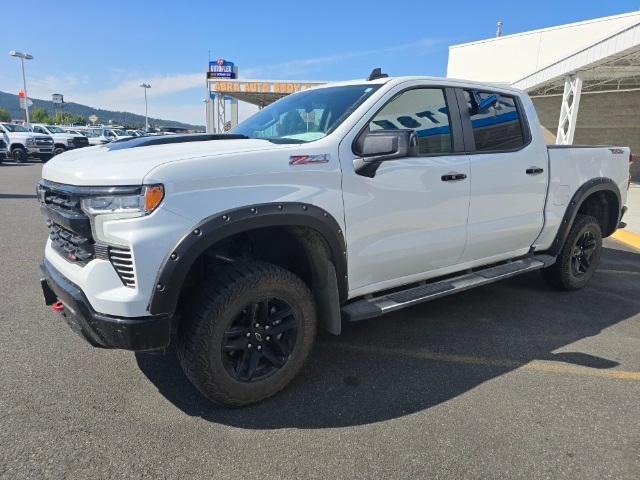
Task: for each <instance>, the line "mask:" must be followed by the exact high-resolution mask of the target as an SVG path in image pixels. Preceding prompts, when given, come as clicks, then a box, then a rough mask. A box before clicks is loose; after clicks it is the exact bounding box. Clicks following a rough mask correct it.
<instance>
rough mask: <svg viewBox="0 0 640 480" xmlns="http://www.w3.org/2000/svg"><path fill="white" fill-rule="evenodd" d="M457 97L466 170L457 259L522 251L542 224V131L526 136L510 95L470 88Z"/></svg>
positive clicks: (521, 116)
mask: <svg viewBox="0 0 640 480" xmlns="http://www.w3.org/2000/svg"><path fill="white" fill-rule="evenodd" d="M457 95H458V99H459V104H460V113H461V117H462V122H463V128H464V132H465V142H466V145H467V150H468V151H469V153H470V155H469V158H470V168H471V203H470V206H469V224H468V238H467V247H466V249H465V252H464V255H463V257H462V260H463V261H465V262H466V261H476V260H480V259H489V258H495V257H502V258H509V257H513V256H516V255H520V254H522V255H523V254H526V253H527V252H528V251H529V248H530V247H531V245H532V243H533V242H534V241H535V239H536V237H537V236H538V234H539V233H540V231H541V229H542V226H543V223H544V217H543V215H544V203H545V198H546V191H547V177H548V172H547V166H548V165H547V164H548V159H547V150H546V147H545V145H544V144H543V141H542V138H541V137H542V135H535V136H532V135H531V131H530V128H531V127H533V126H531V127H530V126H529V125H528V122H527V118H526V115H525V114H524V111H523V107H522V105H521V103H520V101H519V100H518V98H517V97H516V96H510V95H506V94H503V93H497V92H491V91H478V90H471V89H466V90H462V89H460V90H457ZM533 128H535V127H533ZM538 128H539V127H538ZM469 147H470V148H469ZM495 259H496V260H498V259H499V258H495Z"/></svg>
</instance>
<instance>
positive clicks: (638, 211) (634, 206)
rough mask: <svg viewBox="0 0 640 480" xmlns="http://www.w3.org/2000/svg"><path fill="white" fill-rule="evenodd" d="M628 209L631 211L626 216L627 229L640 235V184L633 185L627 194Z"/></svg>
mask: <svg viewBox="0 0 640 480" xmlns="http://www.w3.org/2000/svg"><path fill="white" fill-rule="evenodd" d="M627 207H629V210H628V211H627V213H626V214H625V216H624V221H625V222H626V223H627V228H626V229H627V230H629V231H631V232H635V233H637V234H640V183H635V182H633V183H631V187H629V193H628V194H627Z"/></svg>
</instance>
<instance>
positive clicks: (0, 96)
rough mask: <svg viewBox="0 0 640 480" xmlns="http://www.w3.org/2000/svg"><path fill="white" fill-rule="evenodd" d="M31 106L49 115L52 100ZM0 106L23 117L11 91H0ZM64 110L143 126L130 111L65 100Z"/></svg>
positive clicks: (168, 123) (154, 122)
mask: <svg viewBox="0 0 640 480" xmlns="http://www.w3.org/2000/svg"><path fill="white" fill-rule="evenodd" d="M32 100H33V106H32V107H29V109H30V110H31V109H33V108H44V109H45V110H46V111H47V112H48V113H49V115H52V114H53V111H54V109H53V102H51V101H49V100H38V99H36V98H32ZM0 107H1V108H5V109H7V110H8V111H9V113H10V114H11V118H15V119H22V118H24V111H23V110H21V109H20V104H19V102H18V96H17V95H13V94H11V93H6V92H0ZM64 111H65V112H68V113H71V114H73V115H82V116H83V117H85V118H88V117H90V116H91V115H95V116H96V117H98V123H103V124H107V123H109V120H111V121H112V123H113V124H115V125H125V126H128V127H140V128H141V127H144V116H143V115H137V114H135V113H130V112H113V111H111V110H102V109H100V108H93V107H88V106H87V105H80V104H79V103H73V102H69V103H67V102H65V104H64ZM149 125H151V126H153V127H181V128H188V129H201V130H204V126H203V125H190V124H188V123H182V122H176V121H174V120H163V119H160V118H151V117H149Z"/></svg>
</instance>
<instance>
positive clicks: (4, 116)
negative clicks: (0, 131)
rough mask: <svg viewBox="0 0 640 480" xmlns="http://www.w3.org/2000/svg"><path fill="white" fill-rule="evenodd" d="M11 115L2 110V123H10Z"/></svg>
mask: <svg viewBox="0 0 640 480" xmlns="http://www.w3.org/2000/svg"><path fill="white" fill-rule="evenodd" d="M10 121H11V114H10V113H9V110H7V109H6V108H0V122H10Z"/></svg>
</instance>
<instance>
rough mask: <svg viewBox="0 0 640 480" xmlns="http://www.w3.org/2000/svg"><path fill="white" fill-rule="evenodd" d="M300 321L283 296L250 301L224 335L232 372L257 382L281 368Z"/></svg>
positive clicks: (243, 379) (225, 358)
mask: <svg viewBox="0 0 640 480" xmlns="http://www.w3.org/2000/svg"><path fill="white" fill-rule="evenodd" d="M299 323H300V321H299V319H297V318H296V315H295V314H294V312H293V309H292V308H291V307H290V306H289V304H287V303H286V302H285V301H284V300H281V299H278V298H268V299H262V300H259V301H257V302H255V303H251V304H250V305H247V306H246V308H244V309H243V310H242V312H240V314H239V315H238V316H237V317H236V318H235V320H234V321H233V322H232V323H231V325H230V326H229V328H228V329H227V330H226V331H225V332H224V335H223V337H222V343H223V344H222V352H223V363H224V366H225V368H226V370H227V372H228V373H229V375H231V376H232V377H233V378H234V379H235V380H238V381H240V382H256V381H260V380H264V379H265V378H267V377H269V376H270V375H272V374H274V373H275V372H277V371H278V370H280V369H281V368H282V367H284V365H285V364H286V363H287V360H289V356H290V355H291V352H292V351H293V349H294V347H295V344H296V338H297V335H298V327H299Z"/></svg>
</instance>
